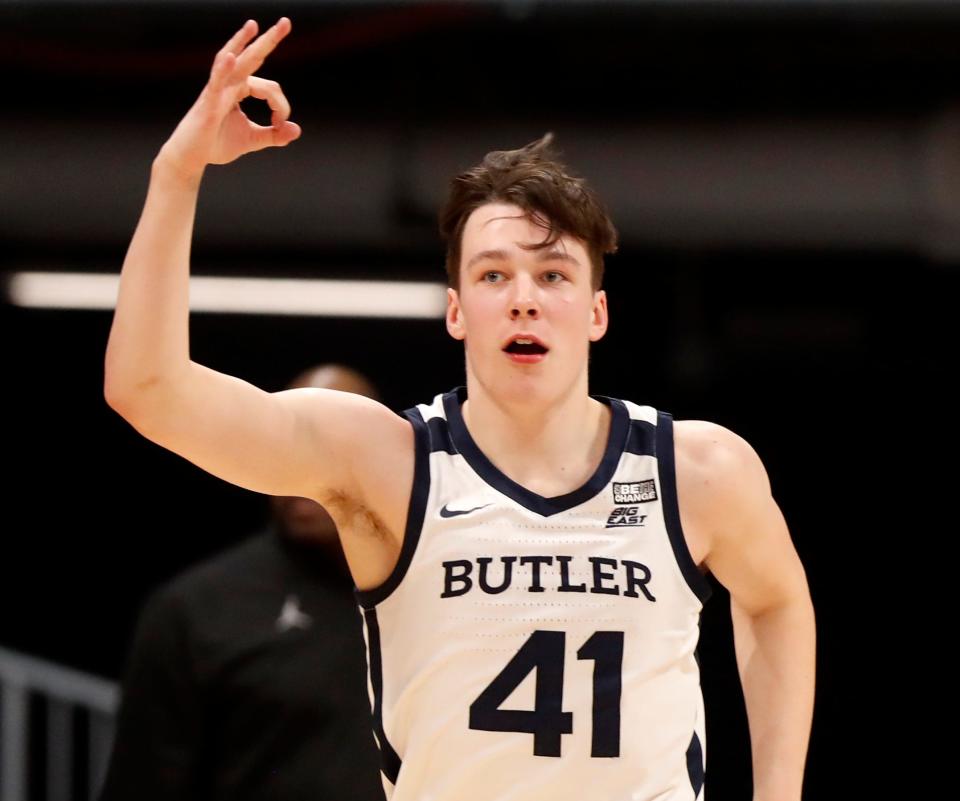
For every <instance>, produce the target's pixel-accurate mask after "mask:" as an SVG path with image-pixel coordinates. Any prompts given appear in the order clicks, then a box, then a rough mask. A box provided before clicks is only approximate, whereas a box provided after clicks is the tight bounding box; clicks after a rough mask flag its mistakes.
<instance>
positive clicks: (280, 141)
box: [273, 120, 303, 147]
mask: <svg viewBox="0 0 960 801" xmlns="http://www.w3.org/2000/svg"><path fill="white" fill-rule="evenodd" d="M273 131H274V134H273V144H275V145H276V146H277V147H283V146H284V145H289V144H290V143H291V142H292V141H293V140H294V139H299V138H300V134H301V133H303V131H301V130H300V126H299V125H297V124H296V123H295V122H290V121H289V120H286V121H284V122H283V123H281V124H280V126H279V127H278V128H274V129H273Z"/></svg>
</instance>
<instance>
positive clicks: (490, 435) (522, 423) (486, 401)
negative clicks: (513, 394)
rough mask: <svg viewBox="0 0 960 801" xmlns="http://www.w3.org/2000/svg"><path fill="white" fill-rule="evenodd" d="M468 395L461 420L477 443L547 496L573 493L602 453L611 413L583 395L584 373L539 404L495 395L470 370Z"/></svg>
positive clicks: (521, 480)
mask: <svg viewBox="0 0 960 801" xmlns="http://www.w3.org/2000/svg"><path fill="white" fill-rule="evenodd" d="M467 396H468V400H467V401H466V402H465V403H464V405H463V410H462V412H463V419H464V423H465V424H466V426H467V428H468V430H469V431H470V435H471V436H472V437H473V439H474V441H475V442H476V444H477V447H479V448H480V450H481V451H483V453H484V454H485V455H486V457H487V458H488V459H489V460H490V461H491V462H493V464H494V465H495V466H496V467H497V469H498V470H500V471H501V472H502V473H504V474H506V475H507V476H509V477H510V478H511V479H513V480H514V481H516V482H517V483H518V484H521V485H522V486H524V487H526V488H527V489H529V490H531V491H533V492H536V493H538V494H540V495H544V496H547V497H550V496H555V495H562V494H564V493H566V492H571V491H572V490H574V489H577V488H578V487H580V486H581V485H582V484H584V483H585V482H586V481H587V480H588V479H589V478H590V476H591V475H593V473H594V471H595V470H596V468H597V465H598V464H599V463H600V460H601V459H602V458H603V453H604V449H605V447H606V443H607V437H608V434H609V430H610V412H609V410H608V409H607V407H606V406H605V405H604V404H602V403H600V402H599V401H595V400H594V399H593V398H591V397H590V396H589V395H588V394H587V380H586V373H585V372H584V374H583V375H582V376H581V377H579V378H578V380H577V381H575V382H574V384H573V385H572V386H571V387H570V388H569V389H568V390H567V391H566V392H564V393H562V394H561V395H559V396H557V397H555V398H552V399H550V400H549V401H547V402H543V403H538V402H535V401H529V400H520V399H513V398H511V399H506V400H505V399H502V398H497V397H495V396H493V395H492V394H491V393H490V392H488V391H487V390H486V388H485V387H484V386H483V385H482V384H481V383H480V382H479V381H477V380H476V379H473V377H472V376H470V375H469V374H468V376H467Z"/></svg>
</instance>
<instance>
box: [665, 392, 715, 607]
mask: <svg viewBox="0 0 960 801" xmlns="http://www.w3.org/2000/svg"><path fill="white" fill-rule="evenodd" d="M657 469H658V470H659V472H660V492H661V494H662V496H663V498H662V503H663V518H664V522H665V523H666V525H667V535H668V536H669V537H670V545H671V547H672V548H673V555H674V556H675V557H676V559H677V564H678V565H679V566H680V572H682V573H683V577H684V578H685V579H686V580H687V584H688V585H689V586H690V589H691V590H693V592H694V593H695V594H696V596H697V598H699V599H700V603H702V604H703V603H706V602H707V599H708V598H709V597H710V596H711V594H712V593H713V588H712V587H711V586H710V582H708V581H707V579H706V577H705V576H704V575H703V573H701V572H700V568H698V567H697V564H696V562H694V561H693V557H692V556H691V555H690V549H689V548H688V547H687V541H686V539H685V538H684V536H683V528H682V526H681V525H680V503H679V501H678V500H677V470H676V460H675V459H674V451H673V417H672V416H671V415H670V414H669V413H668V412H661V411H658V412H657Z"/></svg>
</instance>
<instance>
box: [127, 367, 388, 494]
mask: <svg viewBox="0 0 960 801" xmlns="http://www.w3.org/2000/svg"><path fill="white" fill-rule="evenodd" d="M158 397H159V400H155V401H154V402H153V403H152V404H151V406H150V407H148V408H147V409H146V411H143V412H140V413H133V414H130V415H126V414H125V415H124V416H125V417H126V418H127V419H128V420H129V421H130V422H131V424H132V425H134V427H135V428H137V430H138V431H140V432H141V433H142V434H143V435H144V436H146V437H147V438H148V439H151V440H152V441H154V442H156V443H157V444H158V445H161V446H162V447H164V448H167V449H168V450H170V451H173V452H174V453H177V454H179V455H180V456H183V457H184V458H185V459H187V460H189V461H191V462H193V463H194V464H195V465H197V466H198V467H200V468H202V469H203V470H206V471H207V472H208V473H211V474H213V475H215V476H217V477H219V478H222V479H224V480H225V481H229V482H230V483H232V484H236V485H237V486H240V487H244V488H245V489H249V490H253V491H255V492H261V493H264V494H267V495H292V496H300V497H307V498H314V499H316V498H318V497H321V496H323V495H326V494H329V493H330V492H340V493H345V494H348V495H349V494H353V492H354V489H355V485H356V479H355V476H356V475H358V473H359V472H362V470H359V471H358V465H357V464H356V462H357V460H358V458H361V457H362V454H363V453H364V449H363V448H362V447H357V445H358V443H361V444H362V443H363V442H364V441H366V440H368V439H376V438H381V437H388V436H389V432H390V430H391V429H392V428H395V427H400V428H401V429H402V428H403V426H404V423H403V421H402V420H401V419H400V418H399V417H397V416H396V415H394V414H393V413H392V412H391V411H390V410H388V409H387V408H386V407H384V406H382V405H380V404H378V403H376V402H375V401H372V400H370V399H369V398H364V397H362V396H359V395H354V394H351V393H347V392H337V391H334V390H327V389H316V388H303V389H292V390H286V391H283V392H276V393H270V392H265V391H264V390H262V389H259V388H258V387H255V386H253V385H252V384H249V383H248V382H246V381H243V380H242V379H239V378H236V377H234V376H230V375H226V374H224V373H219V372H217V371H215V370H211V369H210V368H208V367H204V366H203V365H200V364H196V363H191V365H190V373H189V375H188V377H187V380H184V381H180V382H178V383H177V384H176V385H175V386H173V387H170V388H167V389H165V390H164V391H163V393H162V394H160V393H158ZM121 413H122V412H121Z"/></svg>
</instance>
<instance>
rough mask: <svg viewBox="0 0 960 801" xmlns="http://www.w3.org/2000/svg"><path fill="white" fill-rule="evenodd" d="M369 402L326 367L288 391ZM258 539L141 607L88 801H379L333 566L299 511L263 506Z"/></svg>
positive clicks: (325, 523)
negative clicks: (103, 772)
mask: <svg viewBox="0 0 960 801" xmlns="http://www.w3.org/2000/svg"><path fill="white" fill-rule="evenodd" d="M300 387H322V388H326V389H334V390H340V391H343V392H353V393H357V394H360V395H364V396H366V397H369V398H376V397H377V393H376V391H375V389H374V387H373V385H372V384H371V382H370V381H369V380H368V379H367V378H365V377H364V376H362V375H360V374H359V373H357V372H355V371H354V370H350V369H348V368H345V367H341V366H338V365H322V366H319V367H314V368H311V369H309V370H306V371H304V372H303V373H301V374H300V375H299V376H298V377H297V378H296V379H295V380H294V381H293V382H292V383H291V384H290V388H300ZM270 506H271V513H272V514H271V522H270V524H269V527H268V529H267V530H266V531H263V532H261V533H259V534H257V535H256V536H253V537H251V538H250V539H247V540H246V541H244V542H242V543H240V544H239V545H237V546H235V547H233V548H231V549H229V550H227V551H225V552H223V553H221V554H219V555H217V556H215V557H213V558H212V559H210V560H208V561H205V562H204V563H202V564H200V565H197V566H194V567H193V568H191V569H189V570H187V571H186V572H185V573H183V574H182V575H180V576H179V577H177V578H176V579H174V580H173V581H171V582H170V583H168V584H166V585H165V586H163V587H161V588H160V590H159V591H157V592H156V593H154V595H153V596H152V597H151V598H150V600H149V601H148V603H147V604H146V606H145V608H144V610H143V613H142V615H141V617H140V621H139V624H138V627H137V631H136V635H135V637H134V642H133V647H132V650H131V652H130V655H129V658H128V665H127V669H126V675H125V677H124V681H123V688H122V689H123V692H122V700H121V705H120V711H119V717H118V721H117V735H116V741H115V745H114V750H113V754H112V756H111V761H110V765H109V769H108V772H107V777H106V782H105V785H104V789H103V792H102V795H101V797H100V798H101V801H134V799H135V800H136V801H193V799H204V801H226V800H227V799H230V801H239V800H240V799H250V801H325V800H326V799H330V800H331V801H332V800H333V799H336V800H337V801H381V800H382V798H383V791H382V789H381V785H380V779H379V765H378V760H377V751H376V745H375V743H374V741H373V735H372V733H371V725H372V724H371V714H370V704H369V700H368V697H367V692H366V686H365V682H364V674H365V668H366V666H365V661H364V645H363V638H362V636H361V629H360V625H359V614H358V611H357V607H356V603H355V601H354V598H353V596H352V592H351V589H352V584H351V580H350V573H349V571H348V569H347V563H346V560H345V559H344V556H343V551H342V549H341V548H340V542H339V539H338V535H337V529H336V526H335V525H334V522H333V520H332V519H331V518H330V515H328V514H327V512H326V511H325V510H324V509H323V507H322V506H320V505H319V504H318V503H316V502H315V501H313V500H309V499H307V498H293V497H271V499H270Z"/></svg>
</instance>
